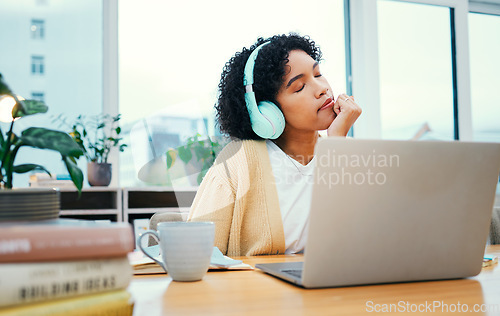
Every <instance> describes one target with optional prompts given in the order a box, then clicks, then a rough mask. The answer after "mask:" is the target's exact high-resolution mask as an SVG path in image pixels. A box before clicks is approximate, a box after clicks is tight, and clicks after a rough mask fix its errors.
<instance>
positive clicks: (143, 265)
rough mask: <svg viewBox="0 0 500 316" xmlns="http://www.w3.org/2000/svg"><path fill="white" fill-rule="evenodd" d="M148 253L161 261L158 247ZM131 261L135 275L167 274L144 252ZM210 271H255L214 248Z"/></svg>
mask: <svg viewBox="0 0 500 316" xmlns="http://www.w3.org/2000/svg"><path fill="white" fill-rule="evenodd" d="M147 251H148V252H149V253H150V254H152V255H153V256H154V257H155V259H157V260H161V255H160V250H159V247H158V246H151V247H147ZM129 261H130V264H131V265H132V267H133V269H134V274H158V273H165V271H164V270H163V269H162V268H161V267H160V265H158V264H157V263H156V262H154V261H153V260H151V259H150V258H148V257H146V256H145V255H143V254H142V252H134V253H133V254H132V255H130V256H129ZM209 270H253V267H252V266H250V265H248V264H246V263H243V262H242V261H241V260H234V259H231V258H229V257H227V256H224V255H223V254H222V252H221V251H220V250H219V248H217V247H214V250H213V253H212V258H211V259H210V267H209Z"/></svg>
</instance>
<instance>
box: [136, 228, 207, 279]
mask: <svg viewBox="0 0 500 316" xmlns="http://www.w3.org/2000/svg"><path fill="white" fill-rule="evenodd" d="M147 235H152V236H153V237H154V238H155V239H156V240H157V242H158V244H159V246H160V250H161V256H162V261H158V260H156V259H155V258H153V256H151V255H150V254H149V253H147V251H146V250H145V249H144V248H143V247H142V242H141V240H142V238H144V237H145V236H147ZM214 236H215V225H214V223H212V222H161V223H158V226H157V231H154V230H148V231H146V232H144V233H143V234H142V235H141V236H139V238H138V239H137V243H138V245H139V249H141V251H142V252H144V254H145V255H146V256H148V257H149V258H151V259H153V260H154V261H155V262H156V263H158V264H159V265H160V266H161V267H162V268H163V269H164V270H165V271H166V272H167V273H168V274H169V275H170V276H171V277H172V279H173V280H174V281H199V280H201V279H202V278H203V276H204V275H205V273H207V271H208V267H209V266H210V258H211V256H212V251H213V247H214Z"/></svg>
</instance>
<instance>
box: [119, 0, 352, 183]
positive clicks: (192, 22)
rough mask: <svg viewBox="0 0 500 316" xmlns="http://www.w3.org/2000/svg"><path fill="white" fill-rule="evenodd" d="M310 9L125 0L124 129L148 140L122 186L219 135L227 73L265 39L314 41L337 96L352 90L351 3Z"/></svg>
mask: <svg viewBox="0 0 500 316" xmlns="http://www.w3.org/2000/svg"><path fill="white" fill-rule="evenodd" d="M307 7H308V8H309V9H307V10H311V14H305V13H304V2H303V1H297V0H294V1H276V2H274V1H265V0H256V1H253V2H252V4H251V5H249V4H248V3H244V2H242V3H240V2H237V1H236V2H235V1H231V0H214V1H198V2H196V10H193V3H192V2H189V1H177V2H175V3H174V2H165V1H162V0H152V1H147V2H140V3H139V2H137V1H135V0H123V1H120V6H119V45H120V46H119V54H120V65H119V75H120V78H119V84H120V86H119V92H120V96H119V99H120V110H119V111H120V113H122V117H123V123H124V124H123V126H122V127H123V130H124V131H132V132H131V134H130V135H131V137H135V136H137V138H138V139H140V140H141V141H137V142H134V141H131V148H130V150H127V151H126V152H124V153H123V155H121V156H120V170H121V171H120V185H145V184H144V183H143V182H141V181H139V180H138V179H137V173H138V170H139V169H140V168H141V167H142V166H144V165H145V164H146V163H148V162H149V161H151V160H152V159H154V158H155V157H157V155H162V154H164V153H165V152H166V150H167V149H168V148H169V147H173V148H175V147H177V146H179V145H180V144H181V143H182V142H184V141H185V140H186V138H187V137H190V136H194V134H196V133H200V134H205V135H207V134H208V135H214V134H217V132H218V131H217V129H216V127H215V123H214V116H213V107H214V104H215V102H216V97H217V85H218V83H219V79H220V75H221V72H222V68H223V66H224V64H225V63H226V62H227V61H228V60H229V58H231V57H232V56H233V54H234V53H235V52H236V51H239V50H241V48H242V47H248V46H249V45H251V44H253V43H254V42H255V40H256V39H257V37H259V36H261V37H269V36H272V35H274V34H283V33H290V32H298V33H300V34H302V35H309V36H310V37H311V38H312V39H313V40H314V41H316V42H317V43H318V44H319V45H320V46H321V50H322V52H323V58H324V61H323V62H322V65H321V67H322V68H321V69H322V72H323V73H324V75H325V76H326V77H327V78H328V81H329V83H330V84H331V86H332V89H333V90H334V93H335V95H338V94H339V93H342V92H345V91H346V75H345V74H346V70H345V68H346V64H345V44H344V43H345V37H344V0H335V1H331V0H313V1H309V2H307ZM158 21H161V23H158ZM205 122H206V123H205ZM140 135H142V136H140ZM136 144H141V146H143V147H141V148H138V147H137V146H139V145H136ZM151 144H159V145H156V146H154V147H152V145H151ZM160 145H161V146H160ZM152 148H154V151H153V150H152ZM132 153H134V156H133V157H132V156H131V155H132ZM127 156H128V157H127Z"/></svg>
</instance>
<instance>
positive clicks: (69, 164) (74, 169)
mask: <svg viewBox="0 0 500 316" xmlns="http://www.w3.org/2000/svg"><path fill="white" fill-rule="evenodd" d="M63 161H64V164H65V165H66V169H68V173H69V176H70V177H71V180H72V181H73V183H74V184H75V186H76V188H77V189H78V192H81V191H82V187H83V172H82V171H81V170H80V168H78V166H77V165H76V162H75V158H73V157H69V156H63Z"/></svg>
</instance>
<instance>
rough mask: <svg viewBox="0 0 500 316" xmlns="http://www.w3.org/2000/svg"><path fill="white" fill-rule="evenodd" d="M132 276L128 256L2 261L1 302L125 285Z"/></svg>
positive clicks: (57, 295)
mask: <svg viewBox="0 0 500 316" xmlns="http://www.w3.org/2000/svg"><path fill="white" fill-rule="evenodd" d="M131 279H132V267H131V266H130V263H129V261H128V258H127V257H121V258H112V259H95V260H84V261H61V262H42V263H15V264H14V263H9V264H0V306H8V305H16V304H24V303H31V302H37V301H44V300H51V299H56V298H63V297H71V296H76V295H82V294H89V293H97V292H104V291H111V290H116V289H122V288H125V287H127V286H128V284H129V283H130V280H131Z"/></svg>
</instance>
